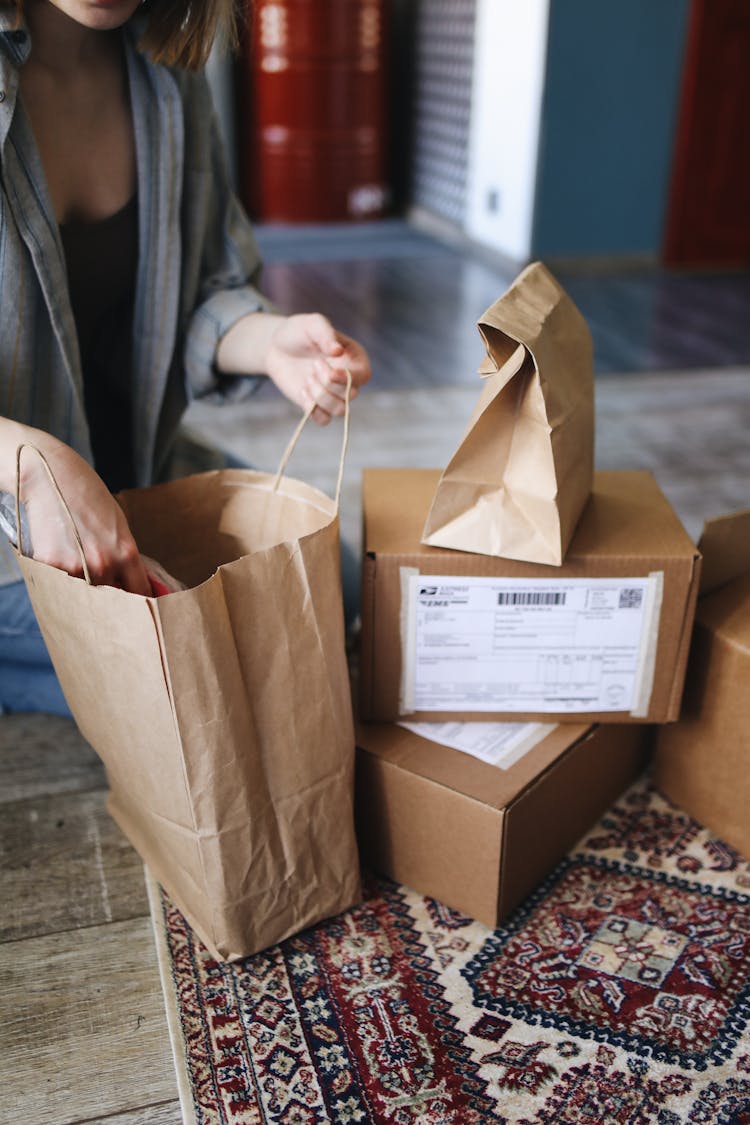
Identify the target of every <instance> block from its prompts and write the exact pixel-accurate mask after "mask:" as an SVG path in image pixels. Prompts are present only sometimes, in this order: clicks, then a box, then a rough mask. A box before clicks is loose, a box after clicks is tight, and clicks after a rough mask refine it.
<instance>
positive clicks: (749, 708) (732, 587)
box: [654, 510, 750, 858]
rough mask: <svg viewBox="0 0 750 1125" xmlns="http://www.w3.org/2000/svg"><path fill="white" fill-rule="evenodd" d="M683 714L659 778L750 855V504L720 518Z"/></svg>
mask: <svg viewBox="0 0 750 1125" xmlns="http://www.w3.org/2000/svg"><path fill="white" fill-rule="evenodd" d="M700 547H701V551H702V553H703V555H704V559H705V566H704V573H703V581H702V583H701V596H700V598H699V600H698V608H697V612H696V625H695V633H694V638H693V644H692V649H691V653H690V663H689V667H688V675H687V681H686V689H685V700H684V708H683V714H682V717H681V719H680V721H679V722H678V723H674V724H672V725H671V726H669V727H663V728H660V729H659V730H658V732H657V742H656V758H655V774H654V776H655V781H656V784H657V785H658V786H659V788H660V789H661V790H662V791H663V792H664V793H666V794H667V796H669V797H670V798H671V799H672V800H673V801H674V802H675V803H676V804H678V805H679V806H680V807H681V808H683V809H685V811H686V812H688V813H690V814H691V815H692V816H694V817H695V818H696V819H697V820H699V821H701V822H702V823H703V824H705V825H706V826H707V827H708V828H710V829H712V830H713V831H714V832H715V833H716V834H717V835H718V836H720V837H721V838H723V839H724V840H726V841H727V843H729V844H732V845H733V846H734V847H735V848H737V849H738V850H739V851H740V852H742V853H743V855H745V856H747V857H748V858H750V769H748V767H749V766H750V693H749V692H748V687H749V686H750V510H748V511H745V512H741V513H738V514H737V515H736V516H727V517H723V518H721V519H717V520H713V521H711V522H710V523H709V524H707V525H706V528H705V529H704V533H703V536H702V538H701V541H700Z"/></svg>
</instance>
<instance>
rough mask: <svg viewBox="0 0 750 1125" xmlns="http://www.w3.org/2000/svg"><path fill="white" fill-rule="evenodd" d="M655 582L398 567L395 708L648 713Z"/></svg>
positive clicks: (657, 603)
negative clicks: (470, 574) (401, 601)
mask: <svg viewBox="0 0 750 1125" xmlns="http://www.w3.org/2000/svg"><path fill="white" fill-rule="evenodd" d="M662 583H663V574H662V572H661V571H658V572H654V573H652V574H650V575H649V576H648V577H641V578H569V579H558V580H553V579H546V578H533V579H529V578H473V577H469V578H466V577H460V578H459V577H456V578H453V577H446V576H444V575H424V574H415V573H414V571H413V570H404V572H403V575H402V597H403V599H404V604H403V605H402V657H403V659H402V683H401V713H402V714H408V713H409V712H412V711H457V710H462V711H479V712H482V711H511V712H513V711H516V712H524V711H526V712H528V711H536V712H543V713H546V712H550V713H562V712H587V711H591V712H594V711H624V712H630V713H631V714H633V715H640V716H642V715H645V714H646V713H647V710H648V702H649V699H650V696H651V687H652V684H653V672H654V655H655V649H656V640H657V636H658V625H659V613H660V610H661V593H662Z"/></svg>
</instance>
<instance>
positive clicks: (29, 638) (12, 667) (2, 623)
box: [0, 582, 70, 715]
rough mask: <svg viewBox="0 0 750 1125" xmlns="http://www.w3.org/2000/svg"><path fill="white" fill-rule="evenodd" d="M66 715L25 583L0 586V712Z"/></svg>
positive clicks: (63, 697)
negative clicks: (42, 712)
mask: <svg viewBox="0 0 750 1125" xmlns="http://www.w3.org/2000/svg"><path fill="white" fill-rule="evenodd" d="M9 711H46V712H47V713H48V714H50V715H70V711H69V710H68V705H67V703H66V702H65V696H64V695H63V693H62V690H61V688H60V684H59V683H58V681H57V676H56V675H55V670H54V668H53V667H52V662H51V661H50V658H49V654H48V652H47V646H46V645H45V643H44V639H43V637H42V634H41V633H40V632H39V626H38V625H37V623H36V617H35V616H34V611H33V609H32V608H31V602H30V601H29V596H28V594H27V593H26V586H25V585H24V583H23V582H12V583H11V584H10V586H0V713H7V712H9Z"/></svg>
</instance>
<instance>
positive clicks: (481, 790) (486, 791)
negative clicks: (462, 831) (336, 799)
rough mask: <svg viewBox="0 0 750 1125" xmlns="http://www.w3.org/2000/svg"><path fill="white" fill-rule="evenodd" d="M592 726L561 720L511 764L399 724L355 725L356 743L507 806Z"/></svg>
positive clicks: (488, 801) (430, 777)
mask: <svg viewBox="0 0 750 1125" xmlns="http://www.w3.org/2000/svg"><path fill="white" fill-rule="evenodd" d="M590 730H591V724H589V723H587V724H580V725H579V724H571V723H566V724H564V725H563V724H561V725H560V726H558V727H556V729H555V730H553V731H551V732H550V733H549V734H548V735H547V737H546V738H544V739H542V741H541V742H539V743H537V745H536V746H534V747H533V749H531V750H529V752H528V753H527V754H524V756H523V757H522V758H520V759H519V760H518V761H517V762H515V763H514V764H513V765H512V766H511V767H510V768H509V769H506V770H504V769H500V768H499V767H498V766H492V765H489V764H488V763H487V762H482V761H480V760H479V759H478V758H473V757H472V756H471V755H470V754H464V753H462V752H461V751H460V750H453V749H452V748H451V747H450V746H443V745H441V744H440V743H437V742H430V741H428V739H426V738H422V737H421V736H420V735H418V734H416V733H415V732H414V731H410V730H406V729H405V728H404V727H400V726H398V724H396V723H363V722H358V723H357V724H356V741H357V746H359V747H360V749H362V750H367V751H369V752H370V753H372V754H376V755H377V756H378V757H380V758H384V759H386V760H388V761H389V762H391V763H393V764H394V765H397V766H401V767H403V768H404V769H407V770H409V771H410V772H411V773H415V774H418V775H419V776H420V777H424V778H427V779H428V780H430V781H434V782H437V783H438V784H440V785H444V786H446V787H448V788H449V789H452V790H454V791H455V792H456V793H462V794H463V795H465V796H467V797H471V798H472V799H473V800H475V801H479V802H481V803H482V804H484V805H488V806H490V807H492V808H497V809H503V808H506V807H507V806H508V805H509V804H510V802H511V801H513V800H514V799H515V797H517V796H518V794H519V793H521V792H523V790H524V789H525V788H526V786H527V785H529V784H530V783H531V782H532V781H533V780H534V779H535V778H537V777H538V776H539V774H540V773H542V772H543V771H544V770H545V769H546V768H547V767H548V766H549V765H550V764H551V763H552V762H554V761H555V760H556V759H557V758H559V756H560V755H561V754H562V753H564V751H565V750H567V749H568V748H569V747H570V746H572V745H573V744H574V743H576V742H577V741H578V740H579V739H580V738H583V737H584V736H585V735H586V734H587V733H588V732H589V731H590Z"/></svg>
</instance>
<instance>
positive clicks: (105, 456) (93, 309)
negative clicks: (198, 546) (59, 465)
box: [60, 196, 138, 492]
mask: <svg viewBox="0 0 750 1125" xmlns="http://www.w3.org/2000/svg"><path fill="white" fill-rule="evenodd" d="M60 235H61V238H62V243H63V249H64V251H65V262H66V266H67V271H68V286H69V289H70V300H71V305H72V307H73V317H74V319H75V323H76V329H77V332H78V344H79V347H80V351H81V363H82V366H83V384H84V394H85V405H86V416H87V418H88V423H89V430H90V433H91V443H92V447H93V453H94V464H95V466H96V471H97V472H98V473H99V475H100V476H101V477H102V479H103V480H104V482H105V483H106V485H107V486H108V488H110V489H111V490H112V491H113V492H116V491H118V490H119V489H121V488H132V487H133V485H134V484H135V471H134V465H133V419H132V388H131V353H132V346H133V345H132V334H133V302H134V296H135V279H136V269H137V266H138V202H137V197H135V196H134V197H133V198H132V199H131V200H130V202H129V203H126V204H125V206H124V207H123V208H122V209H121V210H120V211H117V212H116V213H115V214H114V215H110V216H108V217H107V218H106V219H100V220H96V221H93V222H80V221H77V220H76V221H73V222H67V223H61V224H60Z"/></svg>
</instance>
